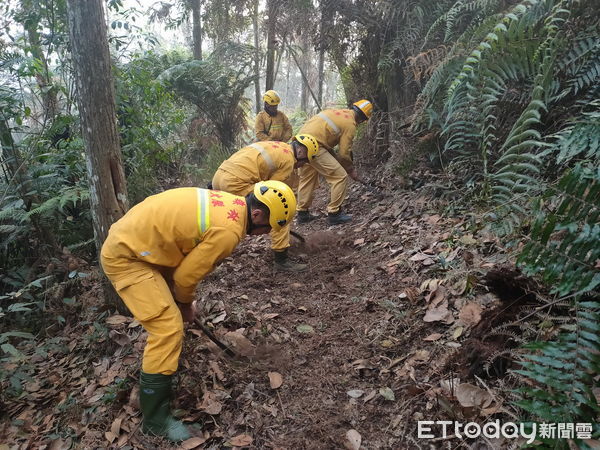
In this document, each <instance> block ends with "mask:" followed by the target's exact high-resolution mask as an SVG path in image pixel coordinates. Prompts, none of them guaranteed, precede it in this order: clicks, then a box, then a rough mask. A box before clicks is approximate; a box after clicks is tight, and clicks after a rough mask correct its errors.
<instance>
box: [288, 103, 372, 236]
mask: <svg viewBox="0 0 600 450" xmlns="http://www.w3.org/2000/svg"><path fill="white" fill-rule="evenodd" d="M372 112H373V105H372V104H371V102H369V101H368V100H360V101H358V102H356V103H354V104H353V105H352V109H328V110H325V111H321V112H320V113H319V114H317V115H315V116H313V117H312V118H310V119H309V120H308V122H306V123H305V124H304V125H303V126H302V128H301V129H300V132H299V134H303V133H306V134H310V135H312V136H314V137H315V138H316V139H317V141H318V142H319V153H318V154H317V156H315V157H314V158H313V160H312V161H311V162H310V163H309V164H307V165H305V166H304V167H302V168H300V169H299V176H300V181H299V186H298V222H299V223H307V222H310V221H311V220H313V219H314V218H315V216H313V215H311V214H310V212H309V208H310V205H311V204H312V201H313V198H314V192H315V189H316V188H317V187H318V185H319V174H320V175H323V177H324V178H325V180H326V181H327V183H328V184H329V187H330V190H331V199H330V201H329V204H328V205H327V213H328V215H327V220H328V222H329V224H330V225H339V224H342V223H346V222H349V221H350V220H351V216H350V215H348V214H345V213H343V212H342V203H343V202H344V199H345V198H346V192H347V190H348V176H350V177H351V178H353V179H355V180H358V179H359V176H358V173H357V171H356V168H355V167H354V163H353V162H352V141H353V140H354V135H355V134H356V127H357V126H358V125H359V124H360V123H362V122H365V121H367V120H369V118H370V117H371V114H372ZM336 145H339V148H338V153H337V156H334V154H333V148H334V147H335V146H336Z"/></svg>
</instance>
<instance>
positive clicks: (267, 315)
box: [262, 313, 279, 320]
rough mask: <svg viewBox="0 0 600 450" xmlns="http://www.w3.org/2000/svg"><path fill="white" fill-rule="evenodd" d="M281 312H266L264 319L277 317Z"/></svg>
mask: <svg viewBox="0 0 600 450" xmlns="http://www.w3.org/2000/svg"><path fill="white" fill-rule="evenodd" d="M278 316H279V314H277V313H268V314H265V315H264V316H262V318H263V320H269V319H274V318H275V317H278Z"/></svg>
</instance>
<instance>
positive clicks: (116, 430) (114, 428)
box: [110, 417, 123, 436]
mask: <svg viewBox="0 0 600 450" xmlns="http://www.w3.org/2000/svg"><path fill="white" fill-rule="evenodd" d="M121 422H123V419H122V418H121V417H117V418H116V419H115V420H114V422H113V423H112V425H111V426H110V431H111V433H113V434H114V435H115V436H119V434H120V431H121Z"/></svg>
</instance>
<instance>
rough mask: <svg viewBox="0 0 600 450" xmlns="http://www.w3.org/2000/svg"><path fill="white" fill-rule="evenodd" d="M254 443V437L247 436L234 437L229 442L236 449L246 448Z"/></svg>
mask: <svg viewBox="0 0 600 450" xmlns="http://www.w3.org/2000/svg"><path fill="white" fill-rule="evenodd" d="M252 441H253V439H252V436H249V435H247V434H238V435H237V436H235V437H232V438H231V439H230V440H229V443H230V444H231V445H234V446H236V447H246V446H248V445H250V444H252Z"/></svg>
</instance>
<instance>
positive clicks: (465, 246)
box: [4, 185, 507, 449]
mask: <svg viewBox="0 0 600 450" xmlns="http://www.w3.org/2000/svg"><path fill="white" fill-rule="evenodd" d="M326 196H327V192H326V191H325V189H323V188H321V190H320V191H319V193H318V194H317V197H316V198H317V199H318V201H317V203H316V204H315V208H314V211H313V212H317V211H324V209H325V208H324V205H325V199H326ZM443 206H444V204H443V201H440V200H439V199H436V198H435V197H434V196H433V195H431V191H428V190H427V189H426V188H425V189H422V190H418V191H402V190H398V191H388V192H386V196H385V197H384V198H381V197H380V196H376V195H375V194H374V193H373V192H371V191H369V190H367V189H366V188H364V187H363V186H360V185H353V186H352V187H351V190H350V196H349V201H348V203H347V210H348V212H350V213H352V214H353V215H354V217H353V221H352V222H351V223H349V224H347V225H343V226H338V227H332V228H330V227H327V223H326V218H325V215H324V213H321V218H320V219H319V220H316V221H314V222H312V223H311V224H309V225H301V226H295V230H296V231H298V232H300V233H302V234H303V235H305V236H306V237H307V239H308V242H307V244H306V245H298V243H297V242H296V243H295V245H294V246H293V247H292V249H291V253H292V255H293V257H295V258H299V259H302V260H304V261H306V262H308V264H309V270H308V272H306V273H302V274H298V275H295V276H292V277H290V276H289V275H286V274H281V273H275V272H273V271H272V257H271V255H270V251H269V249H268V247H269V245H268V239H265V238H264V237H259V238H253V239H246V240H245V242H244V243H242V244H241V245H240V247H239V248H238V249H237V250H236V252H235V254H234V255H233V256H232V257H231V258H228V259H227V260H226V261H225V262H224V263H223V264H221V266H220V267H218V268H217V270H216V271H215V272H214V273H213V274H212V275H211V276H210V277H209V278H207V279H206V280H205V281H204V282H203V283H202V284H201V286H200V289H199V292H200V295H201V302H200V303H201V305H202V310H203V315H204V317H205V319H206V320H207V322H208V323H209V324H210V325H211V326H213V328H214V331H215V333H216V334H217V335H218V336H219V337H220V338H221V339H222V340H224V341H225V342H228V343H230V345H231V346H232V347H233V348H234V349H236V350H237V351H239V352H241V353H243V354H247V355H252V356H253V357H252V358H251V362H244V361H232V360H231V359H229V358H227V357H225V356H224V355H221V354H220V353H219V351H218V350H217V349H216V346H214V344H212V343H211V342H210V341H209V340H208V339H207V338H206V337H204V336H203V335H202V333H201V332H200V330H198V329H195V328H194V327H193V326H191V327H190V328H189V329H188V331H187V336H186V341H185V344H184V352H183V355H182V359H181V368H180V373H179V386H178V388H177V403H178V405H179V409H180V412H181V415H182V417H183V418H184V419H185V420H189V421H196V422H199V423H202V424H203V430H202V431H201V432H198V437H197V438H196V439H197V440H196V441H193V442H190V443H188V444H186V447H185V448H215V449H216V448H222V446H224V445H225V446H233V447H235V446H239V447H242V446H245V445H249V446H250V447H252V448H279V449H284V448H285V449H330V448H344V447H347V448H353V447H352V445H351V444H350V441H349V439H350V440H352V439H356V436H357V435H360V439H361V442H362V443H361V445H362V446H361V448H365V449H375V448H395V449H398V448H418V446H419V445H423V446H425V445H426V442H425V441H420V442H419V441H418V440H417V439H416V427H417V420H420V419H423V418H425V419H427V420H442V419H447V418H448V417H451V416H452V415H454V416H455V417H456V416H460V417H465V418H468V417H473V416H474V415H478V416H479V417H481V415H482V414H483V413H482V410H478V411H477V412H476V413H475V414H474V413H473V411H469V410H468V408H467V410H465V408H464V407H462V406H461V405H459V404H457V403H456V402H454V404H453V403H452V402H453V401H454V400H455V399H454V395H453V393H448V392H444V390H443V388H442V387H440V386H443V383H442V384H440V381H443V380H447V379H449V378H452V377H453V376H462V377H463V380H464V379H465V377H469V376H470V375H471V378H472V374H469V370H468V369H469V367H470V366H469V365H470V364H474V362H473V361H468V357H467V356H461V352H460V347H461V341H463V340H464V338H466V337H467V336H468V335H469V330H470V329H471V328H473V327H474V326H475V325H476V324H477V323H479V320H480V319H481V317H480V314H481V311H484V310H486V309H492V308H493V307H494V306H495V305H497V304H499V301H500V300H499V299H498V298H497V297H495V296H494V295H493V294H492V293H488V292H487V291H486V290H485V289H484V288H482V286H481V276H483V274H484V273H485V272H486V271H488V270H490V269H491V268H493V267H496V266H499V265H501V264H503V263H504V262H505V261H506V259H507V257H506V256H505V255H504V254H503V253H502V252H499V251H498V250H499V249H498V248H493V247H494V245H495V241H494V239H493V238H491V237H485V236H476V237H475V238H474V237H473V234H472V233H469V230H468V227H467V225H466V224H465V221H464V220H463V219H462V218H451V217H450V218H449V217H442V216H441V215H440V210H441V208H442V207H443ZM461 239H462V240H461ZM485 239H488V241H485ZM484 241H485V242H484ZM484 244H485V245H486V246H487V248H489V252H488V254H487V255H484V254H482V253H481V252H479V251H478V250H477V248H479V247H478V246H479V245H484ZM440 255H442V257H440ZM469 277H470V278H469ZM436 280H437V281H436ZM442 280H443V281H442ZM87 301H89V302H92V303H93V300H92V299H89V298H88V300H87ZM470 303H473V304H476V308H475V307H474V306H472V305H469V304H470ZM469 308H470V309H469ZM473 308H475V311H473ZM430 314H431V315H432V317H433V319H434V320H431V321H424V318H425V316H426V315H430ZM478 314H479V320H477V315H478ZM114 317H117V318H114ZM114 317H113V318H112V319H110V318H109V319H108V323H107V325H106V326H107V327H108V328H109V329H110V330H111V331H110V339H108V340H102V342H100V343H92V344H91V345H90V342H89V338H88V340H87V341H86V342H87V343H85V344H84V343H81V342H80V343H78V344H77V345H73V350H74V351H73V352H71V353H70V354H68V355H66V356H65V355H64V354H60V353H57V354H56V355H53V354H52V353H50V355H49V356H48V357H47V358H45V359H43V360H41V361H40V362H39V366H38V367H37V369H36V370H37V371H39V372H40V373H42V372H43V371H44V370H47V368H48V367H52V366H54V367H59V368H60V369H59V370H64V369H62V368H63V367H65V365H66V366H67V367H73V368H74V369H75V370H79V368H80V367H81V373H79V372H78V373H77V375H78V377H79V379H71V378H72V377H71V376H70V374H72V372H67V373H65V377H64V378H63V381H62V385H61V382H59V381H58V380H54V384H53V383H52V382H50V381H48V380H46V381H44V382H42V383H41V388H42V391H46V392H47V394H46V397H44V399H47V400H45V403H42V404H43V408H42V409H41V410H39V409H38V410H35V409H34V405H35V402H36V401H37V402H38V403H39V399H36V397H35V396H36V392H38V393H39V392H40V390H39V387H38V390H37V391H33V392H32V391H30V390H28V389H27V388H26V389H25V393H26V395H24V396H22V397H21V398H20V399H18V400H15V401H14V402H13V403H11V404H10V405H8V407H7V411H8V414H9V416H10V418H11V420H12V422H10V421H5V422H4V432H5V433H9V435H10V436H12V437H13V443H15V444H20V445H21V446H20V447H19V446H18V445H17V446H16V447H15V448H27V445H28V444H29V445H32V446H33V447H35V444H36V443H37V444H39V443H46V444H50V443H51V442H52V441H50V440H49V438H48V431H47V428H49V427H48V426H47V424H48V423H51V424H52V426H54V427H55V429H61V430H68V433H69V432H70V433H71V434H70V436H69V435H68V433H64V431H63V433H62V434H60V435H59V438H58V440H56V441H54V442H55V443H56V442H58V441H60V442H61V443H62V444H64V445H66V444H65V443H69V442H71V443H74V442H77V444H73V445H75V446H77V447H78V448H91V447H99V446H104V447H105V446H108V445H113V446H117V447H118V446H125V447H123V448H146V449H147V448H170V447H169V446H168V445H167V444H166V443H165V442H164V441H161V440H160V439H153V438H148V437H146V436H144V435H142V434H141V433H140V432H139V414H138V412H137V409H136V392H135V391H136V388H135V385H136V383H135V379H136V377H137V370H138V367H139V366H138V364H139V358H140V355H141V351H142V349H143V342H144V333H143V332H142V330H141V328H140V327H139V326H136V324H135V323H131V319H126V318H119V317H121V316H114ZM474 317H475V318H474ZM496 325H497V324H496ZM457 330H458V331H457ZM72 332H76V333H75V334H76V335H78V336H80V341H83V340H84V338H85V333H86V330H85V329H80V330H79V331H78V332H77V330H72ZM87 332H88V333H89V329H88V330H87ZM424 338H426V340H424ZM472 345H475V344H472ZM483 345H484V347H485V344H483ZM78 349H79V350H78ZM86 349H87V350H86ZM102 350H104V351H106V352H107V356H102V355H99V351H102ZM500 350H502V349H501V348H500ZM470 356H472V355H470ZM58 358H62V360H59V359H58ZM89 358H91V361H90V360H89ZM485 363H486V361H478V362H477V364H480V365H484V364H485ZM501 369H502V368H501ZM460 370H462V371H463V372H464V373H462V374H461V375H459V372H460ZM502 375H503V373H500V376H502ZM82 378H83V380H85V381H82ZM120 380H125V381H120ZM467 381H468V380H467ZM115 386H116V387H115ZM109 389H112V390H113V391H114V395H113V396H112V397H111V398H110V399H109V400H107V399H106V392H107V391H108V390H109ZM52 392H53V393H54V395H52ZM69 395H70V396H71V397H72V398H73V399H74V400H73V402H72V404H71V405H72V406H70V407H65V406H64V405H65V404H66V403H65V398H71V397H69ZM61 405H62V406H61ZM67 406H68V405H67ZM486 407H487V408H493V407H497V409H496V411H495V412H498V411H500V407H501V402H500V401H498V400H497V399H494V401H493V402H492V401H491V402H489V403H487V405H486ZM44 408H45V409H44ZM471 409H472V408H471ZM487 414H488V416H491V414H494V411H491V412H490V411H488V413H487ZM49 415H53V416H54V417H53V419H52V421H50V420H47V423H46V425H44V424H43V420H44V417H47V416H49ZM19 418H20V419H19ZM15 419H18V420H21V422H19V423H17V425H15V422H14V421H15ZM22 422H24V423H25V425H23V423H22ZM40 422H41V424H40ZM352 430H354V431H352ZM348 433H350V434H348ZM55 438H56V436H55ZM69 439H70V441H69ZM442 444H443V443H440V444H439V445H440V446H441V445H442ZM455 444H457V441H454V442H453V444H452V445H453V447H454V448H455ZM458 444H460V442H458ZM464 444H465V445H466V443H464ZM194 445H197V447H194ZM432 445H434V447H435V446H436V445H438V444H432ZM127 446H129V447H127ZM57 448H59V447H57ZM173 448H175V447H173ZM482 448H485V447H482Z"/></svg>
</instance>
